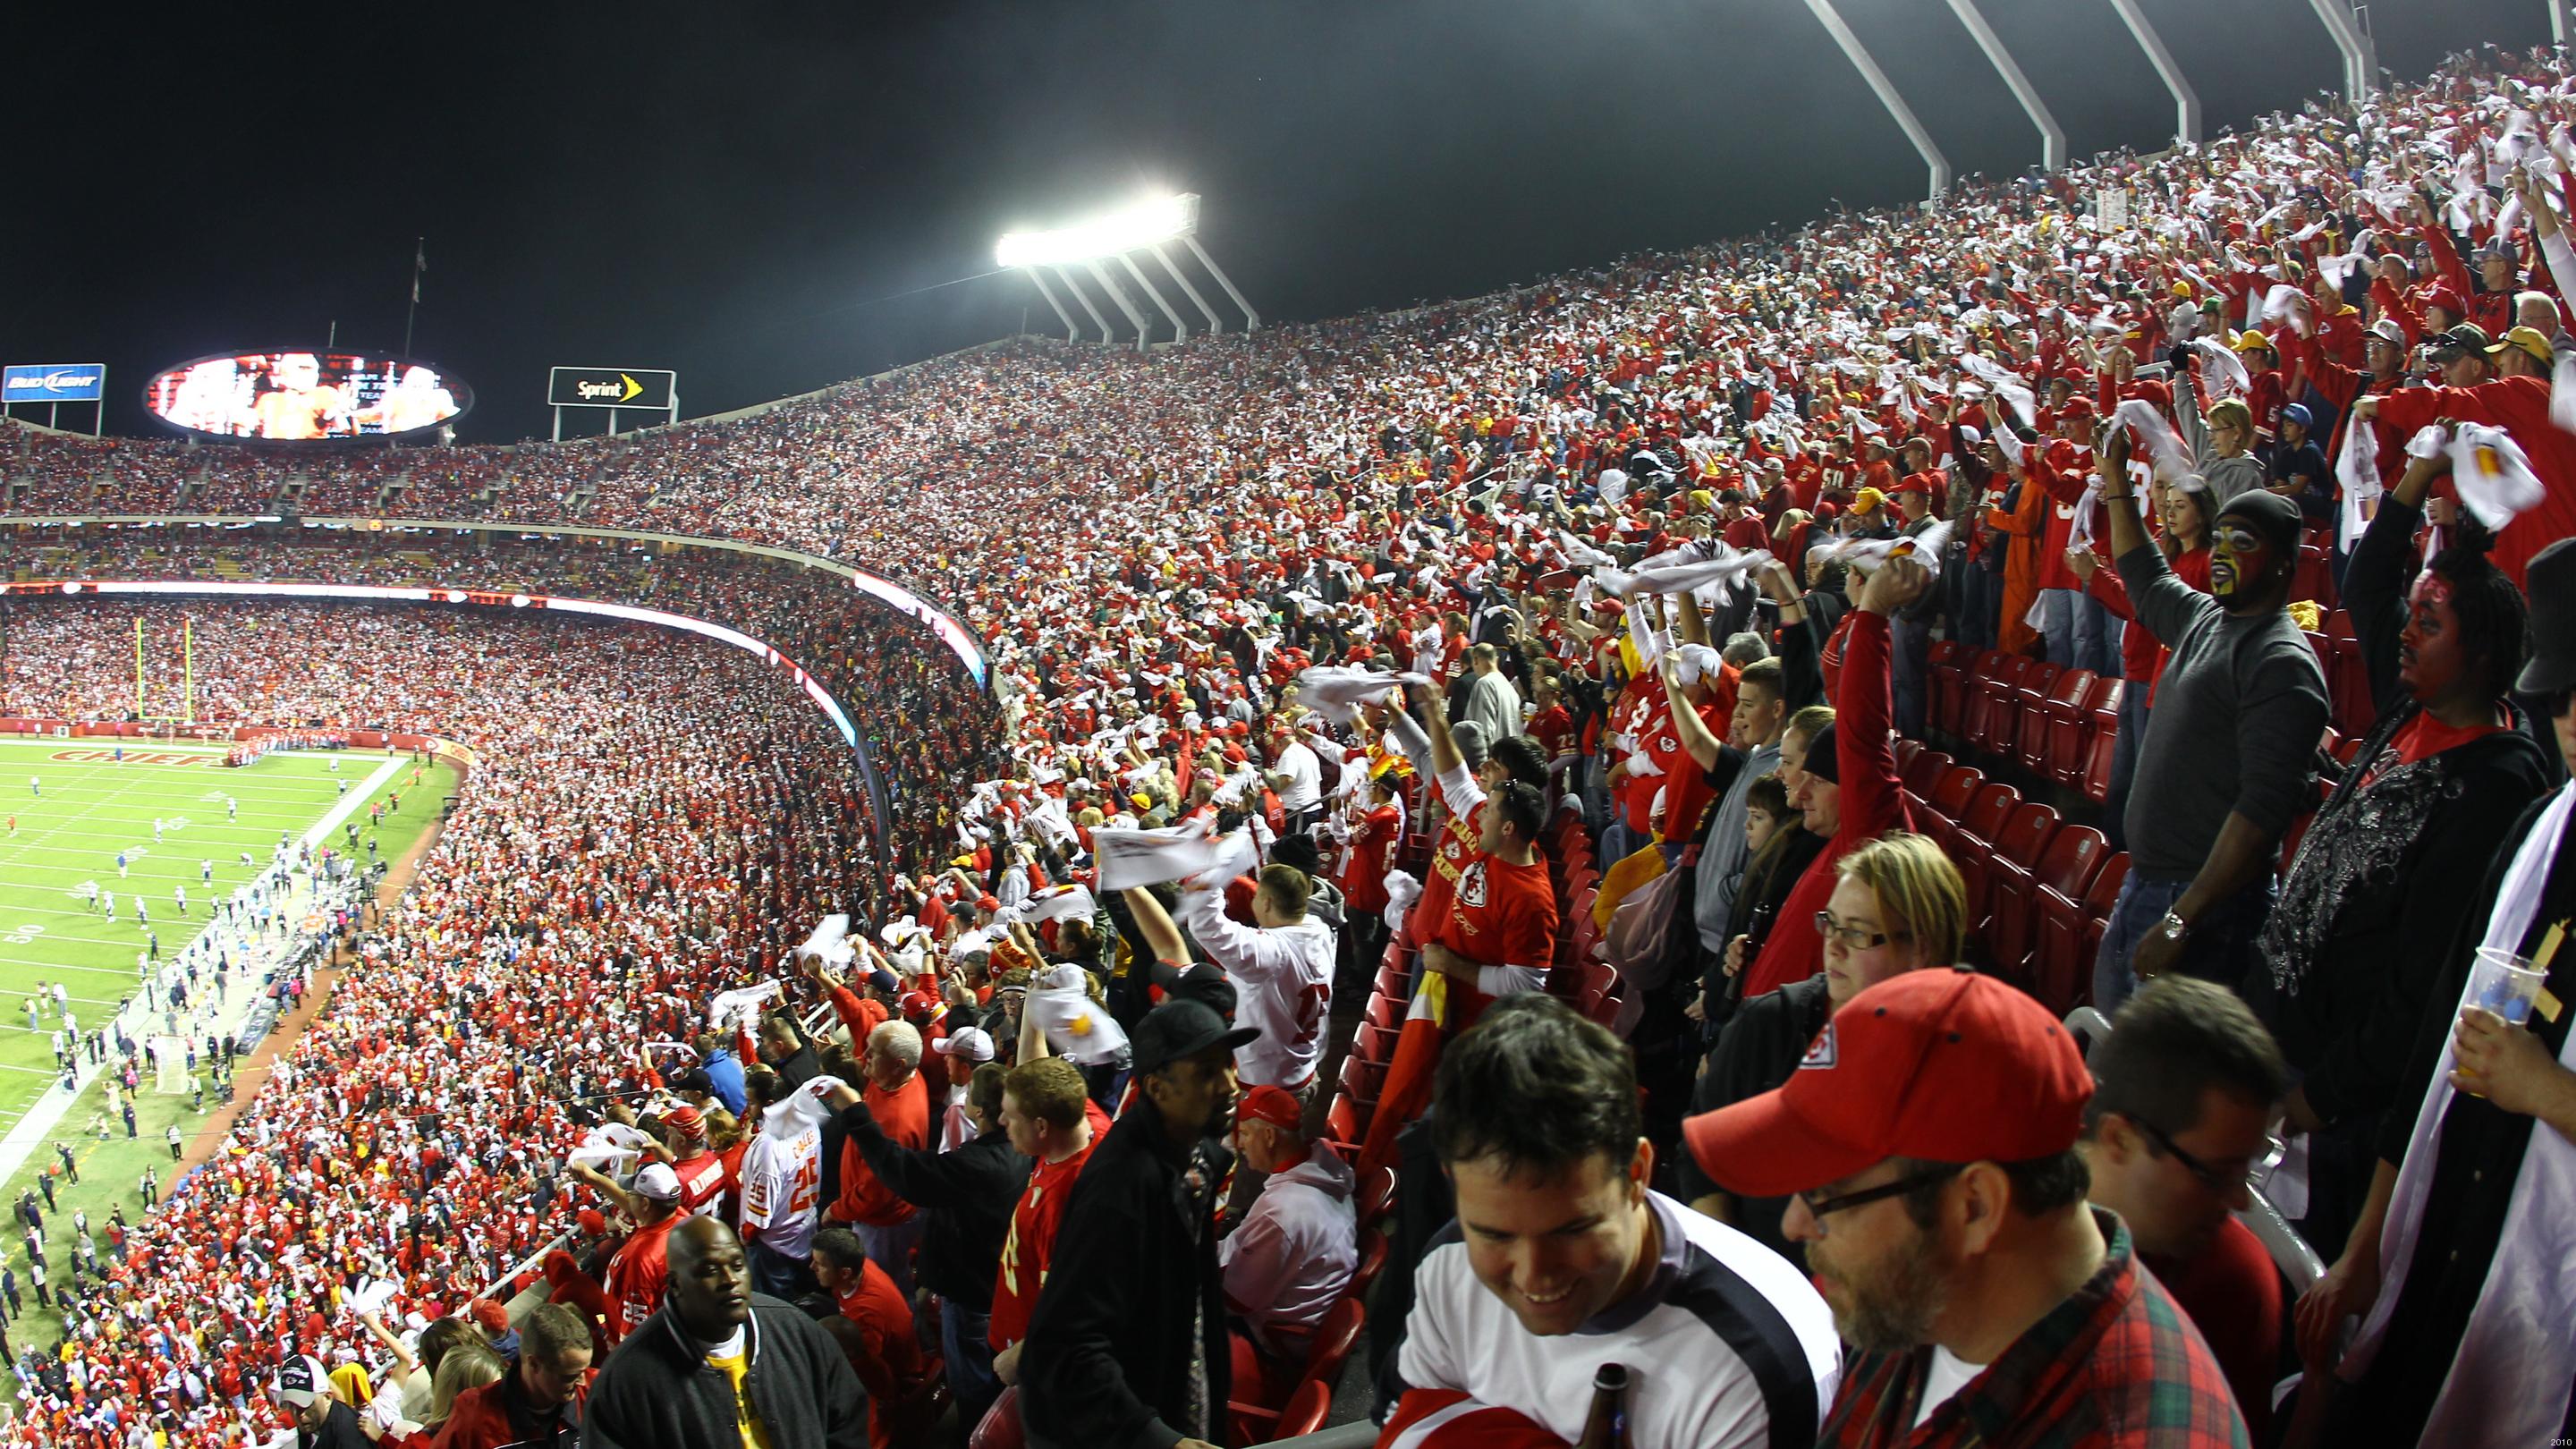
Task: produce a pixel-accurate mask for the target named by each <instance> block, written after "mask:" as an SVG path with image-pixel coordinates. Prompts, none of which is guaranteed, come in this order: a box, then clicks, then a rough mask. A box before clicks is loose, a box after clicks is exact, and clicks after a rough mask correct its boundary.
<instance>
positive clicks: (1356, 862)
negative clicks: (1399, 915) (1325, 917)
mask: <svg viewBox="0 0 2576 1449" xmlns="http://www.w3.org/2000/svg"><path fill="white" fill-rule="evenodd" d="M1403 819H1404V815H1403V812H1401V811H1399V810H1397V809H1396V808H1395V807H1394V806H1392V805H1380V806H1378V807H1377V808H1376V809H1374V810H1371V811H1370V812H1369V813H1368V815H1367V817H1366V818H1364V819H1362V820H1361V821H1360V828H1359V829H1357V830H1354V831H1352V832H1351V854H1350V860H1349V862H1348V863H1347V864H1345V865H1344V866H1343V867H1342V899H1343V901H1344V903H1346V904H1347V905H1349V907H1350V908H1351V909H1352V910H1355V911H1369V912H1377V911H1383V910H1385V909H1386V906H1387V895H1386V873H1387V872H1388V871H1389V870H1392V869H1393V868H1394V867H1395V853H1396V850H1397V849H1398V848H1399V847H1400V846H1401V845H1402V844H1403V843H1404V842H1403Z"/></svg>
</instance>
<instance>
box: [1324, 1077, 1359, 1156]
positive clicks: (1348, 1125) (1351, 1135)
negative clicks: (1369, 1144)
mask: <svg viewBox="0 0 2576 1449" xmlns="http://www.w3.org/2000/svg"><path fill="white" fill-rule="evenodd" d="M1366 1130H1367V1124H1366V1123H1364V1122H1362V1121H1361V1120H1360V1111H1359V1106H1358V1104H1356V1103H1354V1102H1353V1101H1352V1100H1351V1099H1350V1098H1349V1097H1347V1096H1345V1095H1343V1094H1341V1093H1338V1092H1336V1093H1334V1094H1333V1104H1332V1105H1331V1106H1330V1107H1327V1108H1325V1109H1324V1140H1325V1141H1327V1142H1330V1143H1332V1144H1333V1145H1334V1146H1336V1147H1348V1148H1350V1149H1351V1150H1352V1151H1353V1152H1356V1151H1358V1149H1359V1143H1360V1134H1361V1133H1362V1132H1364V1131H1366Z"/></svg>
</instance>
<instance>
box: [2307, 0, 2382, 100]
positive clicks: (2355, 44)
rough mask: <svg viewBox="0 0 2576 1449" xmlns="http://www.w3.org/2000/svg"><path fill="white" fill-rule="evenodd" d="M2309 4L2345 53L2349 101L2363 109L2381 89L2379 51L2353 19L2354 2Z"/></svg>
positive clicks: (2336, 0) (2335, 0) (2334, 0)
mask: <svg viewBox="0 0 2576 1449" xmlns="http://www.w3.org/2000/svg"><path fill="white" fill-rule="evenodd" d="M2308 4H2309V5H2310V7H2312V8H2313V9H2314V10H2315V11H2316V12H2317V19H2319V20H2322V21H2324V22H2325V27H2326V33H2327V34H2328V35H2331V36H2333V37H2334V43H2335V49H2337V50H2339V51H2342V52H2343V88H2344V96H2345V98H2346V99H2348V100H2350V101H2351V102H2352V103H2353V104H2354V105H2356V106H2358V105H2361V104H2362V103H2364V102H2365V101H2368V100H2369V99H2370V95H2371V92H2373V91H2375V90H2377V89H2378V88H2379V48H2378V47H2377V46H2376V45H2373V44H2372V43H2371V39H2370V33H2369V32H2368V31H2365V30H2363V29H2362V28H2361V22H2360V21H2359V20H2357V19H2355V18H2354V17H2353V13H2352V5H2351V3H2350V0H2308Z"/></svg>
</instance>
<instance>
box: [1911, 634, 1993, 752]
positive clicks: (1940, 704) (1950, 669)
mask: <svg viewBox="0 0 2576 1449" xmlns="http://www.w3.org/2000/svg"><path fill="white" fill-rule="evenodd" d="M2001 657H2002V656H2000V655H1998V654H1996V653H1995V651H1993V650H1992V649H1961V650H1959V651H1958V652H1956V653H1955V654H1952V655H1951V656H1950V657H1948V658H1947V659H1944V660H1941V661H1939V662H1936V663H1935V664H1934V665H1933V666H1932V670H1931V676H1932V677H1931V692H1930V699H1929V700H1928V704H1929V710H1928V713H1929V714H1930V715H1931V717H1932V728H1933V729H1934V731H1936V732H1937V733H1939V734H1940V735H1941V736H1942V737H1943V738H1946V739H1950V740H1954V741H1955V740H1964V739H1965V738H1967V716H1968V701H1969V700H1970V699H1971V698H1972V697H1973V696H1974V695H1975V693H1976V683H1975V682H1976V680H1978V679H1979V678H1981V677H1983V676H1985V675H1987V674H1990V673H1992V672H1993V670H1994V667H1995V661H1996V660H1997V659H1999V658H2001Z"/></svg>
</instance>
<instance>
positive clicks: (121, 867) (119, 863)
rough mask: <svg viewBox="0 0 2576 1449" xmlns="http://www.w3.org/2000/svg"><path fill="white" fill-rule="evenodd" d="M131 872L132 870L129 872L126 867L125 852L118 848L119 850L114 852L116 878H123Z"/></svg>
mask: <svg viewBox="0 0 2576 1449" xmlns="http://www.w3.org/2000/svg"><path fill="white" fill-rule="evenodd" d="M131 873H132V872H130V871H129V870H128V869H127V868H126V863H125V852H124V851H121V850H120V851H118V852H117V853H116V878H117V879H118V880H123V879H125V878H126V876H127V875H129V874H131Z"/></svg>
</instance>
